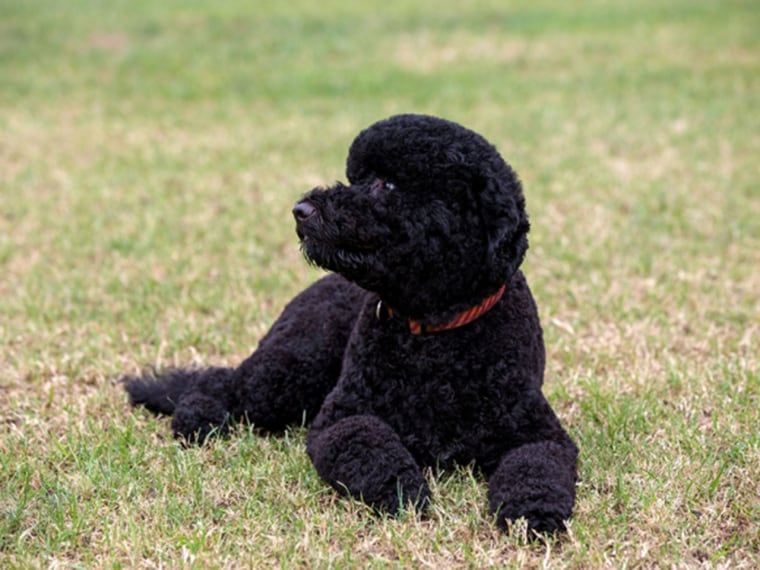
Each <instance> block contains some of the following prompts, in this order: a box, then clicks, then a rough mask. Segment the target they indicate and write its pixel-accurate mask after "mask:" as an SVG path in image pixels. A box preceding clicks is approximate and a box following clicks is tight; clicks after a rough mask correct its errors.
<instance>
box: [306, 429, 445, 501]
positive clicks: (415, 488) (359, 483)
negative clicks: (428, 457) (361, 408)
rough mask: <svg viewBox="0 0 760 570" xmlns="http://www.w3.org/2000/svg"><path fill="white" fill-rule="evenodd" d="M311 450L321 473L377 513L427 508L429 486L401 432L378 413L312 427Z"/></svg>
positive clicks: (338, 487)
mask: <svg viewBox="0 0 760 570" xmlns="http://www.w3.org/2000/svg"><path fill="white" fill-rule="evenodd" d="M307 451H308V453H309V457H311V460H312V462H313V463H314V467H316V469H317V473H319V475H320V477H322V479H324V480H325V481H327V483H329V484H330V485H331V486H332V487H334V488H335V489H336V490H338V491H339V492H340V493H343V494H346V495H350V496H351V497H354V498H357V499H360V500H362V501H364V502H365V503H367V504H369V505H371V506H372V507H373V508H375V509H376V510H378V511H382V512H388V513H391V514H394V513H396V512H397V511H398V510H399V508H400V507H403V506H405V505H407V504H411V505H413V506H414V507H415V508H416V509H418V510H424V509H425V508H426V507H427V505H428V503H429V501H430V489H429V488H428V485H427V482H426V481H425V478H424V477H423V475H422V471H421V470H420V467H419V466H418V465H417V462H416V461H415V460H414V458H413V457H412V455H411V453H409V450H407V449H406V447H404V445H403V443H402V442H401V439H400V438H399V436H398V434H396V432H395V431H393V429H392V428H391V427H390V426H389V425H388V424H386V423H385V422H383V421H382V420H380V419H379V418H377V417H374V416H369V415H357V416H350V417H347V418H344V419H342V420H340V421H338V422H336V423H334V424H332V425H330V426H327V427H325V428H322V429H312V431H311V432H310V433H309V436H308V443H307Z"/></svg>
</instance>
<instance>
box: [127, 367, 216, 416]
mask: <svg viewBox="0 0 760 570" xmlns="http://www.w3.org/2000/svg"><path fill="white" fill-rule="evenodd" d="M230 371H231V370H230V369H229V368H208V369H197V370H193V369H187V368H173V369H170V370H166V371H162V372H156V371H155V370H152V371H148V372H146V373H145V374H143V375H142V376H125V377H124V378H122V379H121V382H122V383H123V384H124V388H125V390H126V391H127V393H128V394H129V401H130V403H131V404H132V405H133V406H144V407H145V408H147V409H148V410H150V411H151V412H153V413H154V414H161V415H166V416H170V415H172V414H173V413H174V408H175V407H176V406H177V402H179V399H180V398H181V397H182V395H183V394H185V393H186V392H189V391H191V390H200V391H202V392H206V391H212V392H213V391H214V387H215V386H213V384H217V382H216V381H218V380H222V379H223V378H226V377H228V375H229V373H230ZM204 388H205V389H204ZM209 389H210V390H209Z"/></svg>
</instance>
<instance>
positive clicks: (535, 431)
mask: <svg viewBox="0 0 760 570" xmlns="http://www.w3.org/2000/svg"><path fill="white" fill-rule="evenodd" d="M532 396H533V397H532V398H531V401H530V402H529V405H528V406H526V407H523V408H522V411H523V412H525V415H523V416H522V417H521V418H519V419H518V422H517V423H518V426H519V428H520V433H521V434H524V435H523V436H522V438H518V439H523V441H524V443H522V445H518V446H517V447H514V448H512V449H511V450H509V451H508V452H507V453H505V454H504V455H503V456H502V458H501V460H500V462H499V464H498V467H497V468H496V470H495V471H494V472H493V474H492V475H491V476H490V478H489V480H488V501H489V506H490V509H491V512H492V513H495V514H496V516H497V523H498V524H499V526H501V527H502V528H505V527H506V526H507V525H508V523H510V522H513V521H515V520H517V519H519V518H521V517H524V518H525V519H526V521H527V523H528V528H529V529H531V530H535V531H537V532H549V533H551V532H554V531H558V530H564V528H565V521H566V520H568V519H569V518H570V516H571V514H572V510H573V504H574V502H575V483H576V479H577V458H578V449H577V447H576V446H575V444H574V443H573V441H572V440H571V439H570V436H569V435H568V434H567V432H565V430H564V429H563V428H562V426H561V425H560V423H559V420H558V419H557V417H556V415H555V414H554V412H553V411H552V409H551V408H550V407H549V404H548V403H547V402H546V400H545V399H544V397H543V395H542V394H540V393H535V394H533V395H532ZM534 398H535V399H534Z"/></svg>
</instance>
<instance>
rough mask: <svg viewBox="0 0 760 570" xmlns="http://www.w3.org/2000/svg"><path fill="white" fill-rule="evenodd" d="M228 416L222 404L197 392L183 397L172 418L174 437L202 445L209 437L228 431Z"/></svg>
mask: <svg viewBox="0 0 760 570" xmlns="http://www.w3.org/2000/svg"><path fill="white" fill-rule="evenodd" d="M229 423H230V414H229V412H228V411H227V409H226V408H225V407H224V405H223V404H222V402H220V401H219V400H217V399H215V398H211V397H209V396H206V395H204V394H201V393H199V392H191V393H189V394H185V395H183V396H182V397H181V398H180V400H179V402H178V403H177V407H176V408H175V409H174V415H173V417H172V431H173V433H174V437H175V438H177V439H182V440H184V441H185V442H187V443H198V444H202V443H204V442H205V441H206V439H207V438H208V437H210V436H211V435H220V434H224V433H226V432H227V430H228V429H229Z"/></svg>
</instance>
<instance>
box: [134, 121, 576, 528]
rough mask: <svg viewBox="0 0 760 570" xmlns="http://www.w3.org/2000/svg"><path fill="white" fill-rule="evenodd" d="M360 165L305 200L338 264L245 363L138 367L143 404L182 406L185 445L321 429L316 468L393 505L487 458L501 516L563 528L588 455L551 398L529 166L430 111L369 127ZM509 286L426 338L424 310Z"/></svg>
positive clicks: (312, 232) (313, 225) (439, 309)
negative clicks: (251, 432)
mask: <svg viewBox="0 0 760 570" xmlns="http://www.w3.org/2000/svg"><path fill="white" fill-rule="evenodd" d="M347 176H348V182H349V184H348V185H344V184H336V185H334V186H332V187H329V188H316V189H314V190H312V191H311V192H309V193H307V194H306V195H305V196H304V197H303V199H302V200H301V201H300V202H299V203H298V204H296V206H295V208H294V210H293V213H294V215H295V217H296V228H297V233H298V236H299V238H300V240H301V246H302V249H303V252H304V254H305V256H306V257H307V258H308V259H309V260H310V261H311V262H312V263H314V264H316V265H319V266H321V267H324V268H326V269H328V270H331V271H333V272H334V273H332V274H329V275H328V276H326V277H324V278H322V279H321V280H319V281H317V282H316V283H314V284H313V285H312V286H311V287H309V288H308V289H306V290H305V291H304V292H302V293H301V294H300V295H298V296H297V297H296V298H294V299H293V300H292V301H291V302H290V304H289V305H288V306H287V307H285V309H284V311H283V313H282V315H281V316H280V317H279V319H278V320H277V321H276V322H275V324H274V325H273V326H272V329H271V330H270V331H269V332H268V333H267V335H266V336H265V337H264V338H263V339H262V340H261V342H260V344H259V346H258V348H257V349H256V351H255V352H254V353H253V354H252V355H251V356H250V357H249V358H248V359H247V360H246V361H244V362H243V363H242V365H240V366H239V367H238V368H235V369H232V368H230V369H226V368H212V369H208V370H172V371H168V372H166V373H164V374H159V375H157V376H156V375H154V376H152V377H148V378H128V379H127V391H128V392H129V393H130V396H131V399H132V403H133V404H135V405H144V406H145V407H147V408H148V409H150V410H152V411H154V412H156V413H162V414H172V415H173V421H172V428H173V430H174V433H175V435H176V436H177V437H181V438H184V439H186V440H189V441H202V440H203V439H205V438H206V437H207V436H209V435H210V434H212V433H218V432H224V431H225V429H226V428H227V426H228V424H229V422H230V420H241V419H243V420H247V421H249V422H251V423H253V424H254V425H255V426H257V427H261V428H264V429H266V430H282V429H284V428H285V427H286V426H288V425H292V424H298V423H300V422H302V421H304V420H306V421H307V422H311V429H310V431H309V434H308V438H307V451H308V454H309V456H310V458H311V459H312V461H313V463H314V466H315V467H316V469H317V472H318V473H319V474H320V476H321V477H322V478H324V480H325V481H327V482H328V483H329V484H330V485H332V486H333V487H334V488H335V489H337V490H338V491H339V492H341V493H344V494H347V495H350V496H353V497H357V498H361V499H362V500H364V501H365V502H367V503H368V504H370V505H373V506H374V507H375V508H377V509H378V510H382V511H387V512H391V513H393V512H396V511H397V510H398V509H399V507H401V506H403V505H404V504H412V505H414V506H415V507H417V508H418V509H424V508H425V507H426V506H427V504H428V502H429V500H430V490H429V488H428V485H427V483H426V480H425V478H424V477H423V474H422V468H423V467H425V466H438V467H443V468H445V467H447V466H449V465H451V464H452V463H455V462H456V463H463V464H468V463H474V464H476V465H477V466H478V467H479V468H480V470H481V471H482V472H483V473H484V474H485V476H486V477H487V478H488V500H489V505H490V509H491V511H492V512H493V513H495V514H496V517H497V522H498V523H499V525H501V526H507V524H508V522H509V521H513V520H515V519H517V518H520V517H525V518H526V520H527V522H528V525H529V527H530V528H532V529H535V530H538V531H555V530H559V529H562V528H563V527H564V521H565V520H567V519H568V518H569V517H570V516H571V513H572V508H573V503H574V500H575V481H576V461H577V449H576V447H575V444H574V443H573V442H572V440H571V439H570V437H569V436H568V434H567V433H566V432H565V431H564V429H563V428H562V426H561V425H560V423H559V421H558V419H557V417H556V415H555V414H554V412H553V411H552V409H551V408H550V406H549V404H548V403H547V402H546V400H545V398H544V396H543V394H542V393H541V384H542V381H543V374H544V364H545V354H544V344H543V337H542V332H541V326H540V324H539V320H538V313H537V310H536V305H535V303H534V301H533V298H532V296H531V293H530V290H529V288H528V284H527V282H526V280H525V278H524V276H523V274H522V273H521V272H520V270H519V266H520V264H521V262H522V260H523V257H524V255H525V252H526V250H527V247H528V241H527V233H528V229H529V224H528V217H527V214H526V212H525V201H524V198H523V194H522V189H521V185H520V182H519V180H518V178H517V176H516V175H515V173H514V172H513V171H512V169H511V168H510V167H509V165H507V163H506V162H504V160H503V159H502V157H501V156H500V155H499V153H498V152H497V151H496V149H495V148H494V147H493V146H491V145H490V144H489V143H488V142H487V141H486V140H485V139H484V138H483V137H481V136H480V135H478V134H476V133H474V132H472V131H470V130H467V129H465V128H464V127H462V126H460V125H458V124H456V123H452V122H449V121H445V120H442V119H438V118H435V117H429V116H422V115H399V116H394V117H391V118H389V119H386V120H384V121H380V122H378V123H375V124H374V125H372V126H370V127H369V128H368V129H366V130H364V131H363V132H361V133H360V134H359V136H358V137H357V138H356V140H354V142H353V144H352V145H351V149H350V151H349V156H348V165H347ZM505 284H506V292H505V293H504V295H503V296H502V297H501V298H500V300H499V301H498V302H497V303H496V304H495V305H494V306H493V308H492V309H490V310H489V311H488V312H486V313H485V314H483V315H482V316H481V317H480V318H478V319H476V320H474V321H473V322H470V323H469V324H466V325H464V326H461V327H458V328H453V329H450V330H444V331H440V332H431V333H425V334H412V332H411V330H410V319H412V320H415V321H418V322H421V323H424V324H425V325H426V326H436V325H442V324H445V323H448V322H450V321H451V320H452V319H453V318H455V317H456V316H457V315H458V314H460V313H462V312H463V311H466V310H468V309H470V308H471V307H473V306H476V305H478V304H480V303H481V302H482V301H483V300H484V299H486V298H488V297H489V296H491V295H493V294H494V293H495V292H497V291H498V290H499V289H500V287H502V286H503V285H505Z"/></svg>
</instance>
